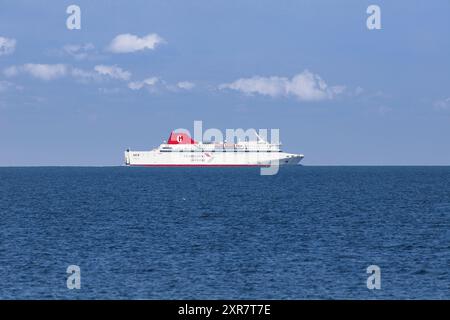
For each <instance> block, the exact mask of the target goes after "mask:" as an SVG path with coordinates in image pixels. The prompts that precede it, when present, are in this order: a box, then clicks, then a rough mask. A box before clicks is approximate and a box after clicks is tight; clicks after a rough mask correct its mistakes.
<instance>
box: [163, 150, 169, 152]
mask: <svg viewBox="0 0 450 320" xmlns="http://www.w3.org/2000/svg"><path fill="white" fill-rule="evenodd" d="M160 152H172V150H160Z"/></svg>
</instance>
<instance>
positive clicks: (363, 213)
mask: <svg viewBox="0 0 450 320" xmlns="http://www.w3.org/2000/svg"><path fill="white" fill-rule="evenodd" d="M74 268H75V269H74ZM74 270H75V271H74ZM74 286H75V287H74ZM449 298H450V167H408V166H404V167H403V166H399V167H396V166H392V167H383V166H373V167H364V166H336V167H331V166H330V167H329V166H290V167H283V168H281V169H280V171H279V172H278V174H276V175H273V176H267V175H260V170H259V169H258V168H130V167H11V168H8V167H3V168H0V299H449Z"/></svg>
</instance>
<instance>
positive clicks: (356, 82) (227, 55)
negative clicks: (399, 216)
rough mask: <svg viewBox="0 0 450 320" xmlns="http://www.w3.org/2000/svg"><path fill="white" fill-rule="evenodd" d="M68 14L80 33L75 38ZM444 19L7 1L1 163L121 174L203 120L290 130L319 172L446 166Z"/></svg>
mask: <svg viewBox="0 0 450 320" xmlns="http://www.w3.org/2000/svg"><path fill="white" fill-rule="evenodd" d="M71 4H76V5H78V6H79V7H80V8H81V30H68V29H67V27H66V19H67V17H68V14H67V13H66V8H67V7H68V6H69V5H71ZM370 4H377V5H379V6H380V8H381V24H382V29H381V30H368V29H367V27H366V19H367V17H368V14H367V13H366V9H367V7H368V6H369V5H370ZM449 13H450V2H449V1H447V0H434V1H429V2H425V1H418V0H415V1H362V0H354V1H353V0H346V1H339V2H338V1H332V0H329V1H323V0H322V1H320V0H319V1H298V0H297V1H261V0H258V1H256V0H254V1H223V0H222V1H214V0H213V1H211V0H204V1H200V0H197V1H167V0H165V1H101V0H97V1H56V0H55V1H17V0H14V1H12V0H11V1H8V0H3V1H2V2H1V4H0V136H1V138H0V150H1V151H0V165H2V166H12V165H120V164H121V163H122V161H123V160H122V159H123V150H124V149H126V148H127V147H129V148H131V149H140V150H146V149H150V148H153V147H155V146H157V145H159V143H161V142H162V140H163V139H167V137H168V135H169V133H170V131H171V130H172V129H175V128H187V129H192V126H193V121H194V120H202V121H203V126H204V128H219V129H222V130H225V129H226V128H245V129H246V128H256V129H260V128H261V129H262V128H279V129H280V136H281V141H282V142H283V144H284V150H285V151H289V152H296V153H303V154H305V159H304V163H305V164H310V165H316V164H331V165H334V164H336V165H355V164H360V165H370V164H374V165H391V164H397V165H404V164H412V165H416V164H418V165H420V164H423V165H433V164H445V165H449V164H450V142H449V139H450V61H449V57H450V19H449V18H448V15H449Z"/></svg>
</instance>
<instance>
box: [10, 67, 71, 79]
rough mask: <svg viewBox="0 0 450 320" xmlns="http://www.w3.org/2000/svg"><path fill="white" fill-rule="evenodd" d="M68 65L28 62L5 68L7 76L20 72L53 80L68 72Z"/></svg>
mask: <svg viewBox="0 0 450 320" xmlns="http://www.w3.org/2000/svg"><path fill="white" fill-rule="evenodd" d="M67 71H68V67H67V66H66V65H64V64H39V63H27V64H24V65H21V66H10V67H7V68H6V69H4V70H3V74H4V75H5V76H7V77H14V76H17V75H18V74H19V73H27V74H29V75H31V76H33V77H35V78H38V79H41V80H46V81H48V80H53V79H56V78H60V77H63V76H65V75H66V74H67Z"/></svg>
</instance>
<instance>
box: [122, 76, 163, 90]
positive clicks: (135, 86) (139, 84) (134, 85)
mask: <svg viewBox="0 0 450 320" xmlns="http://www.w3.org/2000/svg"><path fill="white" fill-rule="evenodd" d="M158 81H159V79H158V78H156V77H152V78H147V79H145V80H142V81H133V82H130V83H129V84H128V88H130V89H131V90H140V89H142V88H144V87H153V86H154V85H156V83H157V82H158Z"/></svg>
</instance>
